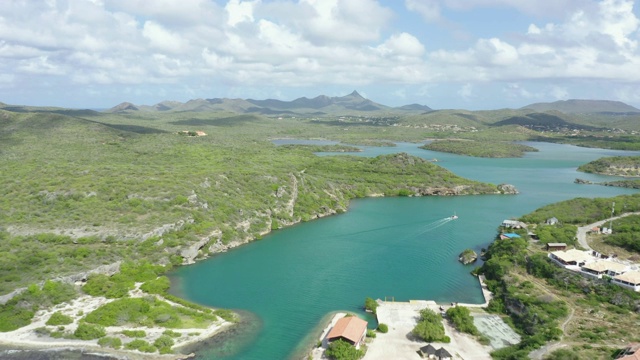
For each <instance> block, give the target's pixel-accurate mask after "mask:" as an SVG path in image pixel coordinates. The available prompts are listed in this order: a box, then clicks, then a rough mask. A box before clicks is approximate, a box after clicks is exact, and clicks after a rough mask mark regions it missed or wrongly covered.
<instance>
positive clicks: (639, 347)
mask: <svg viewBox="0 0 640 360" xmlns="http://www.w3.org/2000/svg"><path fill="white" fill-rule="evenodd" d="M616 359H617V360H640V344H637V343H636V344H630V345H629V346H627V348H626V349H624V350H622V351H621V352H620V354H618V357H617V358H616Z"/></svg>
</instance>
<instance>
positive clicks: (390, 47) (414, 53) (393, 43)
mask: <svg viewBox="0 0 640 360" xmlns="http://www.w3.org/2000/svg"><path fill="white" fill-rule="evenodd" d="M376 50H377V51H378V52H379V53H380V54H381V55H383V56H384V55H389V56H408V57H420V56H422V55H423V54H424V52H425V49H424V46H423V45H422V43H420V40H418V39H417V38H416V37H415V36H413V35H411V34H407V33H406V32H403V33H400V34H398V35H392V36H391V37H390V38H389V39H387V40H386V41H385V42H384V43H382V44H381V45H379V46H377V47H376Z"/></svg>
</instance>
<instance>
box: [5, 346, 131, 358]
mask: <svg viewBox="0 0 640 360" xmlns="http://www.w3.org/2000/svg"><path fill="white" fill-rule="evenodd" d="M0 359H2V360H117V359H121V358H118V357H113V356H110V355H107V354H97V353H96V352H95V351H82V350H65V349H63V350H8V349H2V348H0Z"/></svg>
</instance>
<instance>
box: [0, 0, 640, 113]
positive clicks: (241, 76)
mask: <svg viewBox="0 0 640 360" xmlns="http://www.w3.org/2000/svg"><path fill="white" fill-rule="evenodd" d="M639 18H640V11H639V10H638V7H637V6H636V4H635V1H632V0H599V1H596V0H554V1H530V0H253V1H241V0H215V1H214V0H154V1H150V0H3V1H2V6H0V102H4V103H8V104H24V105H51V106H63V107H76V108H108V107H112V106H114V105H116V104H118V103H120V102H123V101H129V102H132V103H135V104H147V105H152V104H155V103H158V102H160V101H163V100H178V101H187V100H189V99H196V98H218V97H226V98H254V99H267V98H273V99H281V100H293V99H295V98H298V97H301V96H306V97H315V96H318V95H329V96H342V95H346V94H348V93H350V92H351V91H353V90H358V91H359V92H360V93H361V94H362V95H363V96H365V97H367V98H369V99H371V100H373V101H376V102H379V103H382V104H385V105H390V106H399V105H405V104H411V103H418V104H424V105H428V106H430V107H432V108H436V109H443V108H464V109H472V110H475V109H495V108H507V107H509V108H518V107H522V106H524V105H527V104H530V103H534V102H546V101H556V100H566V99H605V100H619V101H623V102H626V103H628V104H631V105H634V106H636V107H640V49H639V48H638V45H639V44H638V42H639V41H640V20H639Z"/></svg>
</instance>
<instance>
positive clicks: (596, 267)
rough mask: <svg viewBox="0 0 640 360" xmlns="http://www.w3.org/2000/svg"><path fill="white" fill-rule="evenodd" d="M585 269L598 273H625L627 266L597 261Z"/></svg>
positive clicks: (585, 266)
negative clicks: (609, 271) (608, 271)
mask: <svg viewBox="0 0 640 360" xmlns="http://www.w3.org/2000/svg"><path fill="white" fill-rule="evenodd" d="M583 268H585V269H589V270H593V271H597V272H601V271H607V270H611V271H615V272H621V271H624V270H625V269H626V268H627V266H626V265H624V264H620V263H617V262H613V261H606V260H605V261H595V262H592V263H588V264H585V265H584V266H583Z"/></svg>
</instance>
